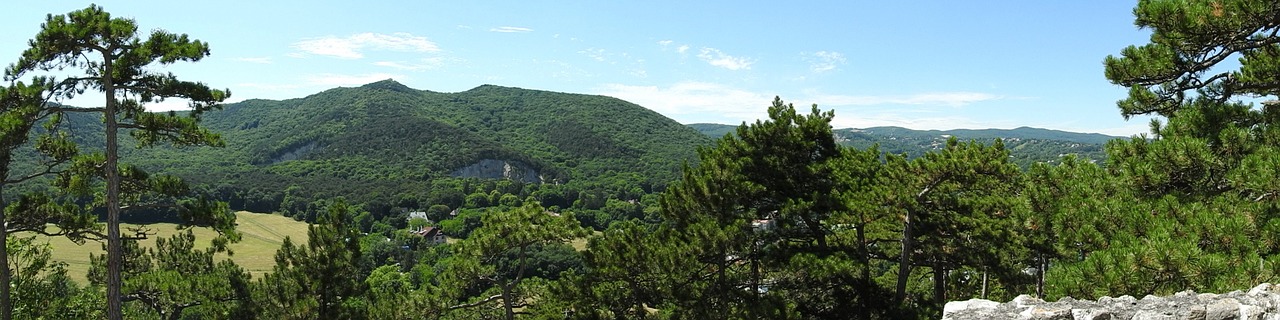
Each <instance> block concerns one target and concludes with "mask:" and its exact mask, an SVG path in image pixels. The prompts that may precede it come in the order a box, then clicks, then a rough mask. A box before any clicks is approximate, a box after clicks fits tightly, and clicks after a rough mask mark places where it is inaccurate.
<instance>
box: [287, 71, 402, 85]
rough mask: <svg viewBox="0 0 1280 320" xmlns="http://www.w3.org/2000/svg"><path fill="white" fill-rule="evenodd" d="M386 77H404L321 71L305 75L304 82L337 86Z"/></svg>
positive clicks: (373, 80)
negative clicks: (320, 72)
mask: <svg viewBox="0 0 1280 320" xmlns="http://www.w3.org/2000/svg"><path fill="white" fill-rule="evenodd" d="M387 79H397V80H403V79H405V77H404V76H403V75H398V74H390V73H368V74H361V75H347V74H333V73H322V74H315V75H311V76H307V77H306V82H307V83H310V84H313V85H321V86H330V87H337V86H358V85H363V84H369V83H373V82H378V81H382V80H387Z"/></svg>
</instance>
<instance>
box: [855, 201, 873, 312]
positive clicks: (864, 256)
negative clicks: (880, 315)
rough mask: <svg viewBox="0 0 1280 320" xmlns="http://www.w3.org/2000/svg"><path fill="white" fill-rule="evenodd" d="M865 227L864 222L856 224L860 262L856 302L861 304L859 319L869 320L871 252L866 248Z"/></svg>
mask: <svg viewBox="0 0 1280 320" xmlns="http://www.w3.org/2000/svg"><path fill="white" fill-rule="evenodd" d="M866 228H867V224H866V223H863V224H862V225H859V226H858V260H861V262H862V278H861V279H858V285H859V286H860V288H858V304H861V305H862V307H861V308H858V313H859V316H861V317H860V319H863V320H870V319H871V308H868V306H871V305H872V304H871V303H872V302H871V301H869V299H867V298H868V296H869V295H870V293H871V292H873V290H872V289H871V286H872V282H871V253H870V252H869V250H867V233H866V232H865V231H864V230H866Z"/></svg>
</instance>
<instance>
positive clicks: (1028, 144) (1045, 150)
mask: <svg viewBox="0 0 1280 320" xmlns="http://www.w3.org/2000/svg"><path fill="white" fill-rule="evenodd" d="M688 127H690V128H693V129H694V130H698V132H701V133H702V134H705V135H707V136H710V137H713V138H718V137H721V136H723V135H725V134H732V133H734V131H735V130H737V128H738V126H733V125H725V124H714V123H694V124H689V125H688ZM833 132H834V133H835V135H836V143H839V144H841V145H845V146H849V147H854V148H858V149H866V148H867V147H870V146H872V145H876V144H879V145H880V150H881V151H884V152H888V153H892V154H906V155H907V156H908V157H910V158H915V157H919V156H922V155H924V154H925V153H927V152H930V151H937V150H939V149H941V148H942V147H943V146H944V145H946V142H947V139H948V138H950V137H953V136H954V137H956V138H958V139H961V140H977V141H979V142H983V143H990V142H991V140H994V139H997V138H998V139H1004V144H1005V148H1007V149H1008V150H1009V151H1010V155H1011V156H1013V162H1014V163H1016V164H1018V165H1019V166H1021V167H1023V168H1026V167H1027V166H1029V165H1030V164H1032V163H1035V162H1055V161H1058V160H1059V158H1061V157H1062V156H1063V155H1067V154H1075V155H1077V156H1078V157H1081V158H1085V159H1092V160H1098V161H1101V160H1103V159H1105V158H1106V152H1105V151H1104V150H1103V146H1104V145H1106V143H1107V141H1110V140H1111V139H1116V138H1119V137H1114V136H1108V135H1103V134H1098V133H1078V132H1068V131H1059V130H1049V129H1040V128H1030V127H1019V128H1015V129H976V130H975V129H955V130H913V129H907V128H902V127H871V128H866V129H853V128H849V129H836V130H833Z"/></svg>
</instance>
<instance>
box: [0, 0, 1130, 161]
mask: <svg viewBox="0 0 1280 320" xmlns="http://www.w3.org/2000/svg"><path fill="white" fill-rule="evenodd" d="M96 3H97V4H99V5H101V6H102V7H103V8H104V9H105V10H106V11H108V12H110V13H112V15H113V16H116V17H127V18H132V19H134V20H135V21H136V22H137V23H138V25H139V27H140V28H139V29H140V31H144V32H145V31H149V30H154V29H164V30H167V31H169V32H173V33H185V34H187V35H189V36H191V37H192V38H195V39H199V40H202V41H205V42H208V43H209V46H210V51H211V55H210V56H209V57H207V58H205V59H204V60H201V61H199V62H196V63H178V64H173V65H168V66H164V67H160V68H156V70H163V71H168V72H173V73H174V74H176V75H177V76H178V77H179V78H180V79H183V80H189V81H201V82H205V83H207V84H209V85H210V86H213V87H215V88H227V89H230V90H231V92H232V97H231V100H229V101H230V102H234V101H243V100H246V99H273V100H282V99H292V98H301V97H305V96H308V95H311V94H315V93H318V92H321V91H324V90H327V89H331V88H335V87H354V86H360V85H363V84H366V83H370V82H375V81H380V80H385V79H394V80H396V81H398V82H400V83H403V84H405V85H407V86H409V87H412V88H415V89H421V90H430V91H436V92H460V91H466V90H468V89H471V88H474V87H477V86H480V85H483V84H493V85H500V86H508V87H520V88H526V89H536V90H548V91H557V92H569V93H582V94H599V95H607V96H612V97H617V98H620V99H623V100H627V101H630V102H632V103H636V104H638V105H641V106H644V107H646V108H649V109H652V110H654V111H656V112H658V113H661V114H663V115H665V116H667V117H669V118H672V119H675V120H676V121H678V122H680V123H685V124H688V123H722V124H740V123H742V122H744V121H746V122H754V121H755V120H756V119H761V118H766V117H767V114H766V109H767V107H768V106H769V105H770V103H771V102H772V100H773V98H774V97H781V98H782V99H783V100H784V101H786V102H789V103H793V104H795V105H796V106H797V107H798V108H799V109H800V110H802V111H806V112H807V111H808V110H809V106H811V105H813V104H817V105H818V107H819V108H820V109H822V110H834V111H835V118H834V119H833V121H832V125H833V126H834V127H836V128H867V127H874V126H899V127H906V128H911V129H960V128H964V129H985V128H1002V129H1009V128H1016V127H1021V126H1029V127H1037V128H1047V129H1057V130H1067V131H1076V132H1096V133H1104V134H1111V135H1120V136H1127V135H1134V134H1139V133H1145V132H1147V131H1148V129H1147V128H1148V122H1149V120H1148V119H1146V118H1140V117H1135V118H1132V119H1130V120H1128V121H1126V120H1125V119H1124V118H1123V117H1122V116H1121V115H1120V112H1119V110H1118V109H1117V107H1116V105H1115V102H1116V100H1119V99H1121V98H1123V97H1124V95H1125V89H1124V88H1123V87H1120V86H1117V85H1113V84H1111V83H1110V82H1108V81H1107V80H1106V78H1105V77H1104V76H1103V67H1102V61H1103V59H1104V58H1105V57H1106V56H1108V55H1115V54H1118V53H1119V52H1120V50H1121V49H1123V48H1124V47H1126V46H1129V45H1141V44H1143V43H1146V42H1147V41H1148V37H1149V35H1150V32H1148V31H1147V30H1140V29H1137V28H1136V27H1135V26H1134V25H1133V16H1132V9H1133V6H1134V5H1135V3H1136V2H1132V1H789V2H763V1H572V0H570V1H450V2H445V1H367V2H365V1H361V2H357V1H238V0H226V1H98V2H96ZM89 4H90V2H83V1H60V0H49V1H6V2H4V3H3V4H0V10H2V11H3V12H5V13H6V14H5V19H0V30H3V31H0V64H3V65H8V64H10V63H13V62H15V61H17V59H18V57H19V55H20V54H21V52H22V51H23V50H25V49H26V48H27V46H28V45H27V41H28V40H29V39H31V38H33V37H34V36H35V34H36V33H37V32H38V31H39V29H40V24H41V23H43V22H44V20H45V16H46V15H47V14H65V13H68V12H70V11H73V10H77V9H83V8H85V7H87V6H88V5H89ZM100 99H101V98H98V99H95V100H90V99H87V98H84V99H76V100H75V101H68V102H67V103H69V104H72V105H79V106H86V107H88V106H96V105H93V104H94V103H98V102H96V101H100ZM98 104H100V103H98ZM183 105H184V103H183V102H182V101H175V100H169V101H165V102H163V103H160V104H157V105H151V106H149V109H151V110H166V109H175V108H180V107H181V106H183Z"/></svg>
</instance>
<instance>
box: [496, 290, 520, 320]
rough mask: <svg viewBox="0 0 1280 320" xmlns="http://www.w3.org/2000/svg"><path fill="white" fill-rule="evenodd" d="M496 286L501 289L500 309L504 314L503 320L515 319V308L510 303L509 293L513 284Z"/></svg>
mask: <svg viewBox="0 0 1280 320" xmlns="http://www.w3.org/2000/svg"><path fill="white" fill-rule="evenodd" d="M498 286H499V287H502V309H503V311H505V312H506V313H505V315H504V318H503V319H507V320H514V319H515V318H516V308H515V306H514V305H512V302H511V296H512V294H511V291H512V289H513V288H512V287H515V284H513V283H501V284H498Z"/></svg>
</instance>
